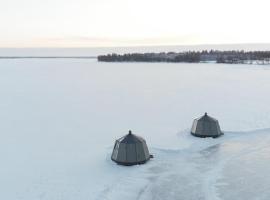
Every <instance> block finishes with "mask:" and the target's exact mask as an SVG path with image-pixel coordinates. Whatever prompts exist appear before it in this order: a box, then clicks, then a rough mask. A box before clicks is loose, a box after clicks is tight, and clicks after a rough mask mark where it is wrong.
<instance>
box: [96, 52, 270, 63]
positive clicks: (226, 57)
mask: <svg viewBox="0 0 270 200" xmlns="http://www.w3.org/2000/svg"><path fill="white" fill-rule="evenodd" d="M98 61H103V62H188V63H198V62H210V61H211V62H217V63H248V62H253V61H255V62H256V61H258V62H264V63H265V62H266V63H269V62H270V51H217V50H211V51H207V50H203V51H186V52H179V53H177V52H168V53H165V52H161V53H128V54H107V55H100V56H98Z"/></svg>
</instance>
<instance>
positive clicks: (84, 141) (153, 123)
mask: <svg viewBox="0 0 270 200" xmlns="http://www.w3.org/2000/svg"><path fill="white" fill-rule="evenodd" d="M269 69H270V67H268V66H256V65H252V66H251V65H223V64H172V63H171V64H167V63H98V62H97V61H96V60H93V59H92V60H91V59H88V60H87V59H85V60H83V59H45V60H44V59H16V60H12V59H2V60H0V158H1V164H0V199H3V200H17V199H18V200H38V199H40V200H74V199H78V200H89V199H90V200H92V199H93V200H103V199H104V200H115V199H129V200H133V199H134V200H148V199H155V200H159V199H160V200H164V199H168V200H175V199H185V200H204V199H205V200H206V199H207V200H220V199H224V200H227V199H228V200H232V199H237V200H242V199H243V200H246V199H258V200H264V199H265V200H266V199H267V200H268V199H269V198H270V174H269V173H268V169H269V167H270V148H269V143H270V106H269V102H270V95H269V88H270V79H269V77H270V70H269ZM205 111H207V112H208V113H209V115H211V116H213V117H215V118H217V119H219V121H220V125H221V128H222V130H223V131H224V132H225V135H224V136H223V137H220V138H218V139H201V138H195V137H193V136H191V135H190V134H189V130H190V127H191V125H192V121H193V119H194V118H196V117H199V116H201V115H202V114H203V113H204V112H205ZM129 129H132V130H133V132H134V133H136V134H138V135H141V136H143V137H144V138H145V139H146V141H147V144H148V146H149V149H150V152H151V153H152V154H154V156H155V157H154V159H152V160H151V161H149V162H148V163H147V164H145V165H140V166H132V167H123V166H119V165H116V164H115V163H113V162H112V161H111V160H110V155H111V151H112V147H113V144H114V141H115V139H117V138H119V137H121V136H123V135H124V134H126V133H127V131H128V130H129Z"/></svg>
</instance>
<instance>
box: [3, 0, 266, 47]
mask: <svg viewBox="0 0 270 200" xmlns="http://www.w3.org/2000/svg"><path fill="white" fill-rule="evenodd" d="M268 2H269V0H256V1H255V0H252V1H251V0H245V1H244V0H73V1H71V0H0V3H1V4H0V5H1V6H0V27H1V28H0V47H93V46H130V45H131V46H132V45H188V44H224V43H270V25H269V24H270V22H269V19H270V17H269V8H270V3H268Z"/></svg>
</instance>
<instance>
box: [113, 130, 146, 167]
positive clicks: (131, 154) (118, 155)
mask: <svg viewBox="0 0 270 200" xmlns="http://www.w3.org/2000/svg"><path fill="white" fill-rule="evenodd" d="M150 157H151V155H150V154H149V151H148V147H147V145H146V142H145V140H144V139H143V138H141V137H139V136H137V135H134V134H132V132H131V131H129V133H128V134H127V135H125V136H124V137H121V138H119V139H118V140H116V141H115V144H114V148H113V152H112V156H111V159H112V160H113V161H115V162H116V163H117V164H120V165H136V164H143V163H145V162H147V161H148V160H149V159H150Z"/></svg>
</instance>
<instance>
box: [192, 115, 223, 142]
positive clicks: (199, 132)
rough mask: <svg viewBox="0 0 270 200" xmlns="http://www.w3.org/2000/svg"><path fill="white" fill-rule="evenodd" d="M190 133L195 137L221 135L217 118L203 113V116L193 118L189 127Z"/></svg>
mask: <svg viewBox="0 0 270 200" xmlns="http://www.w3.org/2000/svg"><path fill="white" fill-rule="evenodd" d="M191 134H192V135H194V136H196V137H213V138H216V137H219V136H221V135H223V133H222V132H221V130H220V126H219V123H218V120H216V119H215V118H213V117H210V116H209V115H207V113H205V114H204V116H202V117H200V118H198V119H195V120H194V122H193V125H192V128H191Z"/></svg>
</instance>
